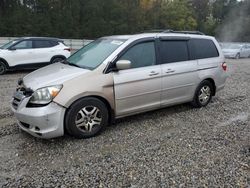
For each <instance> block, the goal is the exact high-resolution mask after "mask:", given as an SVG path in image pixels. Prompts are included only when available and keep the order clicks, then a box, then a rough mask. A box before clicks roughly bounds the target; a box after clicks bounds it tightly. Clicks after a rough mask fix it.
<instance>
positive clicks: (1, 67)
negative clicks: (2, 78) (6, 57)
mask: <svg viewBox="0 0 250 188" xmlns="http://www.w3.org/2000/svg"><path fill="white" fill-rule="evenodd" d="M6 71H7V67H6V65H5V63H4V62H2V61H0V75H2V74H4V73H5V72H6Z"/></svg>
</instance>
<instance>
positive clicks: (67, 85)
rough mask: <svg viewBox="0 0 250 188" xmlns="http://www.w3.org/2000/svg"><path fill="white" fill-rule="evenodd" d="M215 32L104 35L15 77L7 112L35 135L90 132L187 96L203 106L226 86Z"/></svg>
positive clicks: (83, 135)
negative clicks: (39, 67) (58, 60)
mask: <svg viewBox="0 0 250 188" xmlns="http://www.w3.org/2000/svg"><path fill="white" fill-rule="evenodd" d="M226 70H227V65H226V63H225V60H224V56H223V54H222V51H221V49H220V46H219V44H218V42H217V41H216V40H215V38H214V37H211V36H206V35H202V34H200V33H197V34H195V32H192V34H190V33H188V32H183V33H182V32H158V33H143V34H136V35H122V36H109V37H103V38H100V39H97V40H95V41H94V42H92V43H90V44H88V45H87V46H85V47H83V48H82V49H80V50H79V51H77V52H76V53H75V54H73V55H72V56H70V57H69V58H68V59H67V60H65V61H63V62H59V63H55V64H52V65H49V66H47V67H44V68H41V69H39V70H36V71H34V72H32V73H30V74H28V75H27V76H25V77H24V78H23V79H20V80H19V81H18V88H17V89H16V92H15V94H14V96H13V100H12V102H11V103H12V104H11V107H12V110H13V112H14V114H15V116H16V118H17V119H18V124H19V126H20V128H21V129H23V130H24V131H26V132H28V133H30V134H31V135H33V136H36V137H40V138H53V137H58V136H62V135H64V133H66V132H67V133H68V134H70V135H73V136H74V137H77V138H88V137H92V136H95V135H97V134H98V133H100V132H101V131H102V130H103V129H104V128H105V127H106V126H107V125H108V124H110V123H112V122H114V121H115V119H117V118H122V117H125V116H130V115H134V114H137V113H142V112H146V111H150V110H154V109H159V108H164V107H167V106H171V105H175V104H180V103H187V102H190V103H191V104H192V105H193V106H194V107H204V106H206V105H207V104H208V103H209V102H210V100H211V98H212V96H214V95H215V94H216V93H217V92H218V91H220V90H221V89H222V88H223V87H224V86H225V81H226V78H227V73H226Z"/></svg>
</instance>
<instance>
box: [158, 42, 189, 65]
mask: <svg viewBox="0 0 250 188" xmlns="http://www.w3.org/2000/svg"><path fill="white" fill-rule="evenodd" d="M160 53H161V62H162V63H163V64H164V63H172V62H180V61H188V59H189V57H188V56H189V55H188V46H187V41H182V40H177V41H172V40H169V41H168V40H166V41H161V43H160Z"/></svg>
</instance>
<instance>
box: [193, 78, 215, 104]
mask: <svg viewBox="0 0 250 188" xmlns="http://www.w3.org/2000/svg"><path fill="white" fill-rule="evenodd" d="M213 89H214V88H213V85H212V84H211V82H209V81H208V80H204V81H203V82H201V83H200V85H199V86H198V88H197V90H196V92H195V96H194V99H193V102H192V105H193V106H194V107H196V108H201V107H205V106H207V105H208V103H209V102H210V101H211V99H212V93H213Z"/></svg>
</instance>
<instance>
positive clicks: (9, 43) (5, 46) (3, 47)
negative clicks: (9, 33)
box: [0, 40, 17, 49]
mask: <svg viewBox="0 0 250 188" xmlns="http://www.w3.org/2000/svg"><path fill="white" fill-rule="evenodd" d="M16 42H17V40H12V41H10V42H8V43H7V44H4V45H3V46H1V47H0V49H8V48H9V47H10V46H11V45H13V44H15V43H16Z"/></svg>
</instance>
